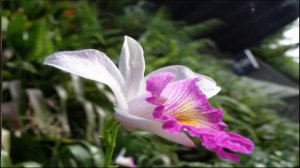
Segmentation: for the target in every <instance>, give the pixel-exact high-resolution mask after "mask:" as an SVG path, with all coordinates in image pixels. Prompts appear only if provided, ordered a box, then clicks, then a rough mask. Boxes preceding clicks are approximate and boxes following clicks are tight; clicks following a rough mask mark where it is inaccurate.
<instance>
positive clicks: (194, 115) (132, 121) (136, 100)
mask: <svg viewBox="0 0 300 168" xmlns="http://www.w3.org/2000/svg"><path fill="white" fill-rule="evenodd" d="M44 63H45V64H47V65H50V66H54V67H56V68H59V69H61V70H64V71H66V72H70V73H73V74H75V75H79V76H81V77H84V78H87V79H91V80H94V81H96V82H100V83H104V84H106V85H108V86H109V87H110V89H111V90H112V92H113V93H114V95H115V97H116V108H115V109H116V112H115V117H116V119H117V120H118V121H119V122H120V123H121V124H122V125H123V126H124V127H125V128H127V129H128V130H135V129H140V130H145V131H149V132H152V133H154V134H156V135H158V136H161V137H163V138H165V139H168V140H170V141H173V142H176V143H179V144H182V145H185V146H190V147H194V146H195V144H194V143H193V141H192V140H191V139H190V138H189V137H188V136H187V135H186V134H185V133H184V132H186V133H188V134H189V135H190V136H192V137H197V138H199V139H200V140H201V142H202V145H203V146H204V147H205V148H207V149H209V150H212V151H214V152H216V154H217V155H218V156H219V157H220V158H222V159H227V160H232V161H236V162H238V161H239V160H240V157H239V156H238V155H237V154H234V153H233V152H240V153H244V154H250V153H252V152H253V150H254V144H253V142H252V141H251V140H249V139H247V138H245V137H242V136H240V135H238V134H235V133H231V132H226V131H225V130H226V128H227V125H226V124H225V123H224V122H223V121H222V118H223V114H224V112H223V110H222V109H215V108H213V107H212V106H211V105H210V103H209V102H208V99H209V98H211V97H212V96H214V95H216V94H217V93H218V92H219V91H220V90H221V89H220V87H218V86H217V85H216V82H215V81H214V80H212V79H211V78H209V77H207V76H204V75H200V74H196V73H194V72H193V71H191V70H190V69H189V68H187V67H184V66H179V65H174V66H168V67H164V68H161V69H158V70H156V71H154V72H152V73H150V74H149V75H147V76H145V77H144V71H145V61H144V56H143V49H142V47H141V46H140V44H139V43H138V42H137V41H135V40H134V39H132V38H130V37H128V36H125V42H124V44H123V48H122V52H121V55H120V62H119V69H118V68H117V67H116V66H115V64H114V63H113V62H112V61H111V60H110V59H109V58H108V57H107V56H106V55H105V54H104V53H102V52H99V51H97V50H93V49H86V50H79V51H62V52H57V53H54V54H53V55H50V56H48V57H47V58H46V59H45V62H44ZM231 151H232V152H231Z"/></svg>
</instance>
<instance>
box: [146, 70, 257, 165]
mask: <svg viewBox="0 0 300 168" xmlns="http://www.w3.org/2000/svg"><path fill="white" fill-rule="evenodd" d="M170 76H171V75H169V74H168V73H161V74H156V75H153V76H152V77H151V78H149V79H148V81H147V84H150V85H149V87H148V86H147V90H148V91H149V92H150V93H151V96H149V98H147V99H146V100H147V101H148V102H149V103H151V104H153V105H155V106H156V108H154V110H153V113H152V114H153V119H155V120H157V121H160V122H162V123H163V124H162V128H163V129H164V130H165V131H166V132H167V133H172V134H178V133H180V132H183V131H187V132H188V133H189V134H190V135H191V136H194V137H198V138H200V140H201V142H202V144H203V146H204V147H205V148H207V149H209V150H212V151H215V152H216V154H217V155H218V156H219V157H220V158H222V159H227V160H232V161H235V162H237V161H239V160H240V157H239V156H238V155H236V154H234V153H232V152H240V153H244V154H250V153H252V152H253V150H254V144H253V142H252V141H250V140H249V139H247V138H244V137H242V136H240V135H238V134H235V133H230V132H225V131H224V130H225V129H226V128H227V125H226V124H225V123H224V122H223V121H222V119H223V115H224V112H223V110H222V109H214V108H213V107H212V106H211V105H210V104H209V102H208V101H207V97H206V96H205V95H204V94H203V93H202V92H201V90H200V89H199V87H198V86H197V84H196V83H197V82H198V81H199V80H201V79H199V78H194V79H184V80H178V81H173V82H171V79H172V77H170ZM175 78H176V77H175ZM162 99H163V100H164V101H161V100H162ZM225 149H226V150H228V151H226V150H225ZM230 151H232V152H230Z"/></svg>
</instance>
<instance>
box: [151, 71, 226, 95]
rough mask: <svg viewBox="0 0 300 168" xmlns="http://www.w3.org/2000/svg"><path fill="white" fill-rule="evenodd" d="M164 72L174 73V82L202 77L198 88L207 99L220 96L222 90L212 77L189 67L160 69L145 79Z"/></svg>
mask: <svg viewBox="0 0 300 168" xmlns="http://www.w3.org/2000/svg"><path fill="white" fill-rule="evenodd" d="M162 72H171V73H173V74H174V75H175V78H174V79H173V81H176V80H181V79H187V78H195V77H200V78H201V80H200V81H199V82H198V86H199V87H200V90H201V91H202V92H203V93H204V94H205V95H206V97H207V98H208V99H209V98H211V97H213V96H214V95H216V94H218V93H219V92H220V90H221V88H220V87H219V86H217V85H216V82H215V81H214V80H213V79H211V78H210V77H208V76H205V75H201V74H197V73H194V72H193V71H192V70H190V69H189V68H188V67H185V66H181V65H173V66H167V67H164V68H160V69H158V70H156V71H154V72H152V73H150V74H149V75H147V76H146V77H145V79H146V80H147V79H149V78H150V77H151V76H152V75H155V74H157V73H162Z"/></svg>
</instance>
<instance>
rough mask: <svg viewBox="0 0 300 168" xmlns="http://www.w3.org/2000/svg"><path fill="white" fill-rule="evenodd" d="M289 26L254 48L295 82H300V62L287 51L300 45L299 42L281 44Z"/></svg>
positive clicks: (257, 53) (255, 52)
mask: <svg viewBox="0 0 300 168" xmlns="http://www.w3.org/2000/svg"><path fill="white" fill-rule="evenodd" d="M288 28H289V26H287V27H285V28H284V29H282V30H280V31H279V32H277V33H276V34H274V35H272V36H271V37H269V38H267V39H265V40H264V41H263V42H262V44H261V45H260V46H258V47H255V48H253V49H252V51H253V52H254V54H255V55H256V56H258V57H260V58H261V59H262V60H264V61H266V62H267V63H269V64H270V65H272V66H273V67H275V68H276V69H278V70H279V71H281V72H282V73H283V74H285V75H286V76H288V77H289V78H290V79H292V80H294V81H295V82H299V63H297V62H295V61H293V59H292V58H291V57H289V56H288V55H287V51H289V50H291V49H296V48H297V47H299V43H295V44H280V40H282V39H284V38H285V37H284V31H285V30H286V29H288Z"/></svg>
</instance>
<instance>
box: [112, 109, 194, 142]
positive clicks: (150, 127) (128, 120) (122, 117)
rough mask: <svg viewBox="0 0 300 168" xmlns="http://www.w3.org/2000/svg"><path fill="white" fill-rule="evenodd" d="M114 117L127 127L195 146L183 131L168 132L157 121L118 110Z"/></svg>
mask: <svg viewBox="0 0 300 168" xmlns="http://www.w3.org/2000/svg"><path fill="white" fill-rule="evenodd" d="M115 117H116V119H117V120H118V121H119V122H121V123H122V124H123V125H125V126H127V127H130V128H136V129H140V130H144V131H149V132H152V133H153V134H156V135H158V136H160V137H162V138H165V139H167V140H170V141H173V142H175V143H178V144H182V145H185V146H189V147H194V146H195V144H194V142H193V141H192V140H191V139H190V138H189V137H188V136H186V135H185V134H184V133H179V134H171V133H168V132H166V131H164V130H163V129H162V124H161V123H159V122H157V121H154V120H149V119H145V118H141V117H138V116H134V115H131V114H129V113H120V112H116V113H115Z"/></svg>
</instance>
